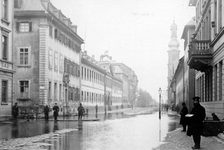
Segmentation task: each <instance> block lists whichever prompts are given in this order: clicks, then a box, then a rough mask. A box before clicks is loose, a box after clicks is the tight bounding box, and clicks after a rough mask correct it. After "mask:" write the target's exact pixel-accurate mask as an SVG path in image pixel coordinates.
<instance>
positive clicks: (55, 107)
mask: <svg viewBox="0 0 224 150" xmlns="http://www.w3.org/2000/svg"><path fill="white" fill-rule="evenodd" d="M53 111H54V113H53V115H54V120H55V121H57V118H58V112H59V107H58V105H57V103H55V104H54V107H53Z"/></svg>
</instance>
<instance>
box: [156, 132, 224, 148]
mask: <svg viewBox="0 0 224 150" xmlns="http://www.w3.org/2000/svg"><path fill="white" fill-rule="evenodd" d="M193 145H194V142H193V137H192V136H191V137H189V136H187V135H186V133H185V132H181V128H179V129H177V130H175V131H172V132H170V133H168V135H167V136H166V138H165V140H164V141H163V144H162V145H160V146H159V147H157V148H155V149H154V150H192V148H191V147H192V146H193ZM201 149H202V150H223V149H224V141H223V140H220V139H219V138H217V137H204V136H202V138H201Z"/></svg>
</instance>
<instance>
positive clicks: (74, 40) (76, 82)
mask: <svg viewBox="0 0 224 150" xmlns="http://www.w3.org/2000/svg"><path fill="white" fill-rule="evenodd" d="M14 9H15V13H14V19H15V20H14V22H15V23H14V29H15V30H14V46H13V49H14V54H15V55H14V63H15V67H16V73H15V76H14V79H15V80H14V81H15V82H14V86H15V101H16V102H18V104H19V106H21V107H22V106H33V105H44V104H49V105H50V106H52V105H53V104H54V103H58V105H59V106H60V108H61V109H60V110H61V111H62V112H63V113H72V112H74V111H75V110H76V109H75V107H76V105H77V103H78V102H79V100H80V99H79V97H80V95H79V94H80V77H79V76H80V51H81V44H82V43H83V39H82V38H81V37H80V36H79V35H78V34H77V26H75V25H72V22H71V21H70V19H69V18H67V17H66V16H65V15H64V14H62V12H61V11H60V10H59V9H57V8H55V7H54V6H53V5H52V3H51V2H50V1H49V0H23V1H20V0H15V5H14ZM62 112H61V113H62Z"/></svg>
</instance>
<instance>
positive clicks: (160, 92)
mask: <svg viewBox="0 0 224 150" xmlns="http://www.w3.org/2000/svg"><path fill="white" fill-rule="evenodd" d="M161 94H162V89H161V88H159V119H161Z"/></svg>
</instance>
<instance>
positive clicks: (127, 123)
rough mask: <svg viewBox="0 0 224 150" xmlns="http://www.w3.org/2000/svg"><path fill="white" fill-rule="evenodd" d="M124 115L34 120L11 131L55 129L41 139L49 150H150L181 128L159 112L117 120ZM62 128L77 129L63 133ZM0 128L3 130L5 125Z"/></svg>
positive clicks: (175, 120)
mask: <svg viewBox="0 0 224 150" xmlns="http://www.w3.org/2000/svg"><path fill="white" fill-rule="evenodd" d="M122 116H123V115H122V114H113V115H112V114H108V115H105V116H101V117H104V118H105V119H108V118H111V119H113V120H105V121H99V122H84V121H76V122H72V121H70V122H69V121H57V122H53V121H33V122H32V121H31V122H25V123H15V124H12V125H11V130H10V131H11V137H13V138H17V137H23V136H25V135H26V136H27V135H29V136H32V135H33V134H40V135H41V134H43V133H51V132H53V133H51V134H49V135H50V136H49V137H48V138H46V139H45V140H42V141H39V145H41V144H42V146H40V147H44V148H46V149H48V150H64V149H65V150H105V149H106V150H114V149H116V150H124V149H130V150H132V149H135V150H136V149H141V150H150V149H153V147H158V145H159V144H160V142H161V141H163V139H164V137H165V136H166V134H167V132H169V131H172V130H175V129H176V128H177V127H179V119H178V118H175V117H167V116H165V115H163V117H162V119H161V121H159V119H158V114H150V115H143V116H135V117H129V118H123V119H114V118H116V117H118V118H119V117H122ZM7 127H8V126H7ZM5 128H6V127H5ZM16 129H17V130H16ZM62 129H77V130H76V131H72V132H69V133H60V131H62ZM0 130H1V131H3V130H2V128H0ZM1 131H0V132H1ZM158 131H159V132H158ZM1 133H2V132H1ZM52 134H53V136H52ZM44 143H45V144H44Z"/></svg>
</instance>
